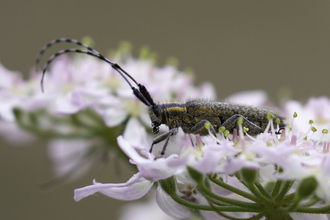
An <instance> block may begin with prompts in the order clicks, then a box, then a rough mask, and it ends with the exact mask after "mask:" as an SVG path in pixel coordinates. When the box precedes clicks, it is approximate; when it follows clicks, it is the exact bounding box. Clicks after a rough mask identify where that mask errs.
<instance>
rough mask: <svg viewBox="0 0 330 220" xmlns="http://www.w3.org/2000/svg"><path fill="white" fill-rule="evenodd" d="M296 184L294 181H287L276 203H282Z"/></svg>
mask: <svg viewBox="0 0 330 220" xmlns="http://www.w3.org/2000/svg"><path fill="white" fill-rule="evenodd" d="M293 183H294V180H287V181H285V184H284V186H283V188H282V190H281V191H280V193H279V194H278V195H277V197H276V199H275V201H277V202H279V201H282V200H283V198H284V196H285V195H286V194H287V193H288V191H289V190H290V188H291V186H292V184H293Z"/></svg>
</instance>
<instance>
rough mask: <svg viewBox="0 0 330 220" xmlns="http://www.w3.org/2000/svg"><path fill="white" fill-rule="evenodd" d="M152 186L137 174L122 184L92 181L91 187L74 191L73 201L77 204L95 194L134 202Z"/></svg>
mask: <svg viewBox="0 0 330 220" xmlns="http://www.w3.org/2000/svg"><path fill="white" fill-rule="evenodd" d="M152 185H153V182H150V181H149V180H146V179H144V178H143V177H141V176H140V175H138V174H137V175H135V176H133V177H132V178H131V179H130V180H129V181H127V182H126V183H124V184H120V183H119V184H111V183H110V184H102V183H97V182H95V181H94V183H93V185H90V186H86V187H83V188H79V189H76V190H75V191H74V200H75V201H77V202H78V201H80V200H81V199H83V198H85V197H87V196H90V195H93V194H94V193H96V192H100V193H102V194H104V195H106V196H109V197H111V198H114V199H118V200H124V201H130V200H136V199H139V198H141V197H142V196H144V195H145V194H147V192H149V190H150V188H151V187H152Z"/></svg>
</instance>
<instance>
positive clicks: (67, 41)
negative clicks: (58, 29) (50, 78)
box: [35, 38, 100, 72]
mask: <svg viewBox="0 0 330 220" xmlns="http://www.w3.org/2000/svg"><path fill="white" fill-rule="evenodd" d="M58 43H73V44H77V45H79V46H81V47H84V48H86V49H87V50H89V51H91V52H93V53H95V54H100V53H99V52H98V51H97V50H94V49H93V48H90V47H89V46H87V45H86V44H83V43H81V42H79V41H77V40H75V39H68V38H59V39H55V40H52V41H51V42H49V43H48V44H47V45H45V46H44V47H43V48H42V49H41V51H40V52H39V54H38V56H37V60H36V64H35V66H36V71H37V72H38V66H39V62H40V59H41V57H42V55H43V54H44V53H45V52H46V50H48V48H50V47H51V46H53V45H54V44H58Z"/></svg>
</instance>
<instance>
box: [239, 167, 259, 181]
mask: <svg viewBox="0 0 330 220" xmlns="http://www.w3.org/2000/svg"><path fill="white" fill-rule="evenodd" d="M240 172H241V175H240V176H241V177H242V178H243V180H244V182H245V183H248V184H253V183H254V182H255V181H256V179H257V176H258V170H256V169H250V168H242V169H241V171H240Z"/></svg>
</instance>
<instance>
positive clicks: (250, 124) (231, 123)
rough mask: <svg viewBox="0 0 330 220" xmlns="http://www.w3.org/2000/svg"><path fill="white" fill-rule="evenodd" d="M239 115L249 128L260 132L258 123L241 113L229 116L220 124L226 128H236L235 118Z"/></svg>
mask: <svg viewBox="0 0 330 220" xmlns="http://www.w3.org/2000/svg"><path fill="white" fill-rule="evenodd" d="M239 117H242V118H243V124H245V125H246V126H247V127H248V128H249V129H251V128H252V129H253V130H254V131H256V132H257V133H258V134H260V133H262V129H261V128H260V127H259V126H258V125H256V124H254V123H253V122H251V121H249V119H247V118H245V117H244V116H243V115H240V114H235V115H233V116H231V117H230V118H228V119H227V120H226V121H225V122H223V123H222V125H221V126H224V127H225V128H226V129H227V130H230V129H231V128H236V126H237V120H238V118H239Z"/></svg>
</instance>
